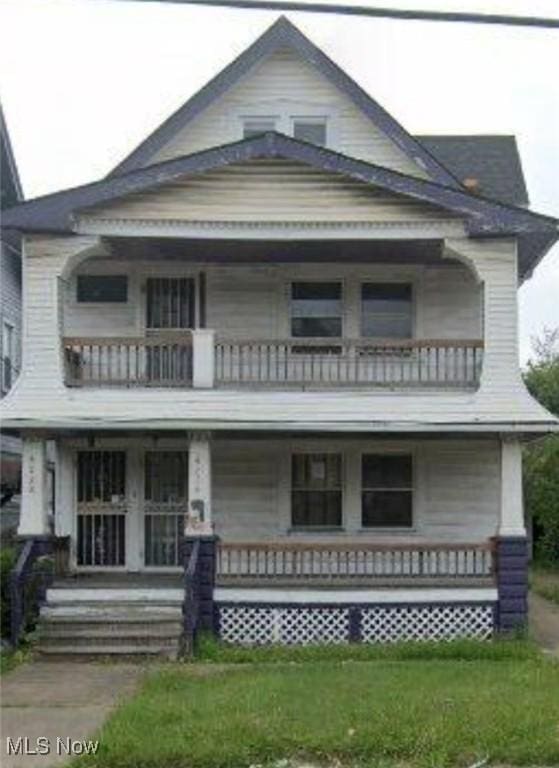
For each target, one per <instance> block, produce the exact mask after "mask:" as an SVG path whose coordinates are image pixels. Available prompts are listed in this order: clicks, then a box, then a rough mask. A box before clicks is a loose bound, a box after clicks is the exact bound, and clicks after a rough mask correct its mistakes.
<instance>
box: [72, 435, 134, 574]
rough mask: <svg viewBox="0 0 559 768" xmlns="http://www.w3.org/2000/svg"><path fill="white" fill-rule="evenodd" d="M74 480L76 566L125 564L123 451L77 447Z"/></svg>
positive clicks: (125, 500) (124, 459)
mask: <svg viewBox="0 0 559 768" xmlns="http://www.w3.org/2000/svg"><path fill="white" fill-rule="evenodd" d="M76 480H77V531H76V561H77V565H78V567H80V568H95V569H97V568H111V569H113V568H124V567H125V566H126V560H127V551H126V550H127V546H126V539H127V534H128V530H127V529H128V526H129V521H128V520H127V518H128V512H129V510H128V507H129V504H128V495H127V490H126V451H121V450H120V451H114V450H84V451H78V453H77V465H76Z"/></svg>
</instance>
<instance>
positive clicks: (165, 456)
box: [143, 450, 188, 568]
mask: <svg viewBox="0 0 559 768" xmlns="http://www.w3.org/2000/svg"><path fill="white" fill-rule="evenodd" d="M187 508H188V451H180V450H160V451H159V450H154V451H146V453H145V461H144V503H143V517H144V526H143V528H144V546H143V550H144V557H143V560H144V567H146V568H177V567H179V566H180V565H181V562H180V555H181V553H180V543H181V540H182V537H183V532H184V524H185V517H186V512H187Z"/></svg>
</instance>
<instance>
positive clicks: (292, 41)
mask: <svg viewBox="0 0 559 768" xmlns="http://www.w3.org/2000/svg"><path fill="white" fill-rule="evenodd" d="M281 48H291V49H292V50H293V51H295V52H296V53H297V54H298V55H299V56H300V57H301V59H303V61H305V62H306V63H307V64H309V65H310V66H311V67H313V68H315V69H317V70H318V71H319V72H320V73H321V74H322V75H323V76H324V77H325V78H326V79H327V80H329V81H330V82H331V83H332V84H333V85H335V86H336V87H337V88H339V89H340V90H341V91H342V92H343V93H345V94H346V96H348V97H349V98H350V99H351V100H352V101H353V103H354V104H355V105H356V106H357V107H358V108H359V109H360V110H361V111H362V112H363V113H364V114H365V115H366V116H367V117H368V118H369V119H370V120H371V121H372V122H373V123H374V124H375V125H376V126H377V127H378V128H379V129H380V130H382V131H383V132H384V133H385V134H386V135H387V136H388V137H389V138H390V139H391V140H392V141H393V142H394V143H395V144H396V146H398V147H399V148H400V149H401V150H402V151H403V152H404V153H405V154H406V155H407V156H408V157H409V158H411V160H412V161H413V162H415V163H416V164H417V165H419V166H420V167H422V168H423V169H424V170H425V171H427V173H428V174H429V176H430V177H431V178H432V179H434V180H435V181H437V182H439V183H440V184H448V185H449V186H451V187H460V183H459V182H458V180H457V179H455V178H454V176H453V175H452V174H451V173H450V172H449V171H448V170H447V169H446V168H445V166H444V165H443V164H442V163H441V162H440V161H439V160H438V159H437V158H436V157H435V156H434V155H432V154H431V152H430V151H429V150H428V149H427V148H426V147H425V146H424V145H423V144H422V143H421V142H420V141H418V140H417V139H416V138H414V137H413V136H412V135H411V134H409V133H408V132H407V131H406V130H405V128H403V126H401V125H400V124H399V123H398V121H397V120H395V119H394V118H393V117H392V116H391V115H390V114H389V113H388V112H387V111H386V110H385V109H384V108H383V107H381V105H380V104H378V103H377V102H376V101H375V100H374V99H373V98H371V96H369V95H368V94H367V93H366V92H365V91H364V90H363V89H362V88H361V86H359V85H358V84H357V83H356V82H355V81H354V80H352V78H351V77H349V75H347V74H346V73H345V72H344V71H343V70H342V69H341V68H340V67H339V66H338V65H337V64H335V63H334V62H333V61H332V60H331V59H330V58H329V57H328V56H327V55H326V54H325V53H324V52H323V51H322V50H321V49H320V48H318V47H317V46H316V45H315V44H314V43H313V42H311V41H310V40H309V38H308V37H306V36H305V35H304V34H303V33H302V32H301V31H300V30H299V29H297V27H296V26H295V25H294V24H292V23H291V22H290V21H289V19H287V18H286V17H285V16H281V17H280V18H278V19H277V20H276V21H275V22H274V24H272V26H271V27H269V28H268V29H267V30H266V32H264V34H263V35H261V36H260V37H259V38H258V39H257V40H255V42H254V43H252V45H250V46H249V47H248V48H246V49H245V50H244V51H243V52H242V53H241V54H240V56H238V57H237V58H236V59H234V60H233V61H232V62H231V63H230V64H229V65H228V66H226V67H225V68H224V69H222V70H221V72H219V74H217V75H216V76H215V77H214V78H213V79H212V80H210V81H209V82H208V83H207V84H206V85H205V86H204V87H203V88H202V89H201V90H199V91H198V92H197V93H196V94H194V96H192V97H191V98H190V99H188V101H187V102H185V104H183V105H182V107H180V108H179V109H178V110H177V111H176V112H175V113H174V114H172V115H171V116H170V117H169V118H168V119H167V120H165V122H163V123H162V124H161V125H160V126H159V127H158V128H156V130H155V131H153V133H151V134H150V135H149V136H148V137H147V138H146V139H145V140H144V141H142V143H141V144H140V145H139V146H138V147H136V149H135V150H133V152H131V153H130V154H129V155H128V156H127V157H126V158H125V159H124V160H123V161H122V162H121V163H119V164H118V165H117V167H116V168H114V169H113V171H112V172H111V173H110V174H109V175H110V176H115V175H118V174H121V173H127V172H128V171H132V170H135V169H137V168H140V167H141V166H143V165H146V164H147V163H148V162H149V161H150V159H151V158H152V157H153V155H154V154H155V153H156V152H157V151H158V150H159V149H161V148H162V147H163V146H164V145H165V144H167V142H168V141H169V140H170V139H171V138H172V137H173V136H174V135H175V134H176V133H177V132H178V131H179V130H181V129H182V128H183V127H184V126H185V125H186V124H187V123H188V122H190V121H191V120H193V119H194V118H195V117H197V115H199V114H200V113H201V112H202V111H203V110H204V109H206V108H207V107H208V106H209V105H210V104H212V103H213V102H214V101H215V100H216V99H217V98H219V97H220V96H221V95H223V94H224V93H225V92H226V91H227V90H229V88H231V86H233V85H234V84H235V83H237V82H238V81H239V80H240V79H241V78H242V77H243V76H244V75H245V74H246V73H247V72H248V71H249V70H250V69H251V68H252V67H254V65H255V64H257V63H258V62H260V61H262V60H263V59H264V58H267V57H268V56H270V55H271V54H272V53H274V52H275V51H277V50H279V49H281Z"/></svg>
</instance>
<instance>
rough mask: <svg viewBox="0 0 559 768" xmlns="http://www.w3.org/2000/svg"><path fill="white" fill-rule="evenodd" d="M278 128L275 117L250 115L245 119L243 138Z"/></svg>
mask: <svg viewBox="0 0 559 768" xmlns="http://www.w3.org/2000/svg"><path fill="white" fill-rule="evenodd" d="M275 130H276V119H275V117H254V118H253V117H250V118H246V119H245V120H243V139H250V138H252V137H253V136H259V135H260V134H261V133H266V132H268V131H275Z"/></svg>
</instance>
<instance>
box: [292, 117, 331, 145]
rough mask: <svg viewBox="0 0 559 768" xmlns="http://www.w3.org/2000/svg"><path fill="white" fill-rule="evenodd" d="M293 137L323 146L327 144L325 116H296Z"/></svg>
mask: <svg viewBox="0 0 559 768" xmlns="http://www.w3.org/2000/svg"><path fill="white" fill-rule="evenodd" d="M293 138H294V139H298V140H299V141H307V142H308V143H309V144H318V145H319V146H321V147H324V146H326V120H325V119H324V118H323V117H295V118H294V119H293Z"/></svg>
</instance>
